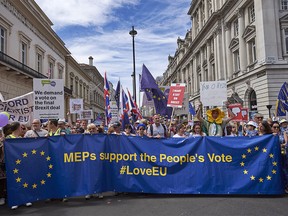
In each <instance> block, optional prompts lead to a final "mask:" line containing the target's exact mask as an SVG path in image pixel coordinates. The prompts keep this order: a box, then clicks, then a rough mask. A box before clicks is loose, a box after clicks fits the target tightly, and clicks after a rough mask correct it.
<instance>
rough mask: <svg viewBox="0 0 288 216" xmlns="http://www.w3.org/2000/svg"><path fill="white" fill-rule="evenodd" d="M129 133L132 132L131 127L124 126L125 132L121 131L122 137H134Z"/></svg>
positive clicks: (128, 125)
mask: <svg viewBox="0 0 288 216" xmlns="http://www.w3.org/2000/svg"><path fill="white" fill-rule="evenodd" d="M131 131H132V126H131V125H130V124H126V125H125V130H124V131H123V135H126V136H135V134H133V133H132V132H131Z"/></svg>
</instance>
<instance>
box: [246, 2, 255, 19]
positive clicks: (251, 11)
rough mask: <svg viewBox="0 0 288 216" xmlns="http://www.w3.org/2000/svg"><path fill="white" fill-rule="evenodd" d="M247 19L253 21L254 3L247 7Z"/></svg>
mask: <svg viewBox="0 0 288 216" xmlns="http://www.w3.org/2000/svg"><path fill="white" fill-rule="evenodd" d="M248 11H249V21H250V23H253V22H254V21H255V8H254V4H252V5H251V6H250V7H249V8H248Z"/></svg>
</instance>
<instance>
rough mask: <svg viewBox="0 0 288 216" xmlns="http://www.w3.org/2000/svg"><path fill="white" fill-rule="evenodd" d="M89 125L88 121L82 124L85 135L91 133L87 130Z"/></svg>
mask: <svg viewBox="0 0 288 216" xmlns="http://www.w3.org/2000/svg"><path fill="white" fill-rule="evenodd" d="M87 125H88V121H87V120H82V121H81V123H80V127H81V128H83V129H84V133H89V131H88V130H87Z"/></svg>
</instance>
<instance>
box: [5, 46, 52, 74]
mask: <svg viewBox="0 0 288 216" xmlns="http://www.w3.org/2000/svg"><path fill="white" fill-rule="evenodd" d="M0 61H3V62H5V63H6V64H8V65H10V66H11V67H13V68H16V69H18V70H20V71H21V73H23V74H25V75H27V76H31V77H32V78H48V77H47V76H45V75H44V74H41V73H39V72H38V71H36V70H34V69H32V68H30V67H28V66H27V65H25V64H23V63H21V62H19V61H17V60H16V59H13V58H12V57H10V56H8V55H6V54H5V53H3V52H1V51H0Z"/></svg>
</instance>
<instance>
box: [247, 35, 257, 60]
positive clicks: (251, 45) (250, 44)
mask: <svg viewBox="0 0 288 216" xmlns="http://www.w3.org/2000/svg"><path fill="white" fill-rule="evenodd" d="M248 48H249V63H250V64H252V63H254V62H255V61H256V60H257V58H256V43H255V38H253V39H252V40H250V41H249V42H248Z"/></svg>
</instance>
